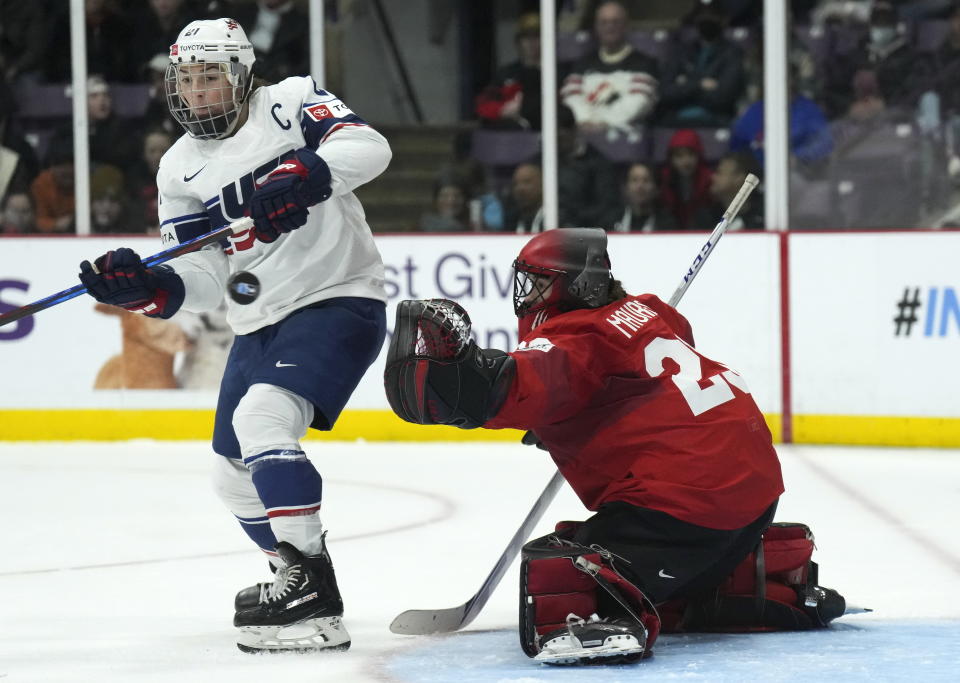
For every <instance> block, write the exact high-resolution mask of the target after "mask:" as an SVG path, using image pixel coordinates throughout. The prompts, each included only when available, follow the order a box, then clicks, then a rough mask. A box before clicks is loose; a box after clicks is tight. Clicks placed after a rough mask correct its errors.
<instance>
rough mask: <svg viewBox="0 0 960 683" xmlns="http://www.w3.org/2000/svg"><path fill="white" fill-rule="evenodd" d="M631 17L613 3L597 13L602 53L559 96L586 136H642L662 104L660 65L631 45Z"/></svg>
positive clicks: (585, 61) (579, 66) (576, 69)
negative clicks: (640, 132) (643, 126)
mask: <svg viewBox="0 0 960 683" xmlns="http://www.w3.org/2000/svg"><path fill="white" fill-rule="evenodd" d="M628 28H629V16H628V15H627V10H626V8H625V7H624V5H623V4H622V3H620V2H614V1H610V0H608V1H607V2H604V3H602V4H601V5H600V6H599V7H598V8H597V13H596V19H595V24H594V30H595V33H596V36H597V42H598V43H599V45H600V47H599V49H598V50H597V51H596V52H594V53H593V54H590V55H587V56H586V57H584V58H582V59H580V60H578V61H577V62H576V63H575V64H574V65H573V68H572V70H571V73H570V75H569V76H567V78H566V79H565V80H564V83H563V87H562V88H561V90H560V95H561V97H562V98H563V102H564V104H566V105H567V106H568V107H570V108H571V109H572V110H573V113H574V115H575V116H576V119H577V124H578V125H579V126H580V129H581V130H582V131H583V132H585V133H591V132H594V133H595V132H606V133H607V135H608V136H611V137H616V136H618V135H621V134H626V135H627V137H628V138H635V137H637V135H638V128H639V126H640V125H641V124H642V123H643V122H644V121H645V120H646V119H647V117H648V116H649V115H650V113H651V111H652V110H653V108H654V106H655V105H656V102H657V88H658V84H657V79H658V78H659V75H660V70H659V66H658V65H657V60H655V59H654V58H653V57H651V56H649V55H646V54H643V53H642V52H640V51H639V50H636V49H634V48H633V46H631V45H630V44H629V43H628V42H627V30H628Z"/></svg>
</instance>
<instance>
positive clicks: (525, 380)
mask: <svg viewBox="0 0 960 683" xmlns="http://www.w3.org/2000/svg"><path fill="white" fill-rule="evenodd" d="M531 336H532V337H534V338H533V339H531V340H529V341H524V342H522V343H521V344H520V346H519V347H518V348H517V350H516V351H512V352H511V353H510V356H511V357H512V358H513V359H514V361H515V362H516V371H517V372H516V378H515V379H514V382H513V385H512V387H511V388H510V393H509V394H508V396H507V399H506V401H505V402H504V404H503V406H502V407H501V408H500V410H499V412H498V413H497V415H496V416H495V417H494V418H493V419H491V420H490V421H488V422H487V424H485V425H484V426H485V427H487V428H491V429H504V428H514V429H536V428H537V426H539V425H544V424H551V423H554V422H560V421H562V420H566V419H568V418H570V417H572V416H574V415H576V414H577V413H578V412H579V411H581V410H582V409H583V408H584V407H585V406H587V405H589V404H590V403H591V401H592V400H593V398H594V395H595V394H596V393H597V391H599V390H600V389H601V388H602V387H603V385H604V376H605V372H604V369H603V368H602V367H600V366H601V365H602V363H601V358H602V354H603V344H604V340H603V338H602V337H600V336H598V335H595V334H591V333H590V332H589V330H585V331H580V332H577V333H573V334H571V333H569V332H560V331H559V330H555V329H554V330H551V326H550V324H549V323H548V324H545V325H543V326H542V327H540V328H538V329H537V331H536V332H535V333H534V334H533V335H531Z"/></svg>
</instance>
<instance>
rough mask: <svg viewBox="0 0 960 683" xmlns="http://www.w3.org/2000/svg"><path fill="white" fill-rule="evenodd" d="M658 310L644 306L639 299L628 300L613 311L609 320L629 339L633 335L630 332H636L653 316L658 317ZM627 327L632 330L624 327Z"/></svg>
mask: <svg viewBox="0 0 960 683" xmlns="http://www.w3.org/2000/svg"><path fill="white" fill-rule="evenodd" d="M656 317H657V312H656V311H655V310H653V309H652V308H650V307H649V306H644V305H643V304H642V303H640V302H639V301H628V302H627V303H625V304H624V305H623V306H621V307H620V308H618V309H617V310H615V311H614V312H613V315H611V316H610V317H609V318H607V322H608V323H610V324H611V325H613V326H614V327H615V328H616V330H617V331H618V332H620V333H621V334H622V335H624V336H625V337H626V338H627V339H630V338H632V337H633V335H632V334H630V332H636V331H637V330H639V329H640V328H641V327H643V324H644V323H645V322H648V321H649V320H650V319H651V318H656ZM624 327H626V328H627V329H629V330H630V332H627V330H625V329H623V328H624Z"/></svg>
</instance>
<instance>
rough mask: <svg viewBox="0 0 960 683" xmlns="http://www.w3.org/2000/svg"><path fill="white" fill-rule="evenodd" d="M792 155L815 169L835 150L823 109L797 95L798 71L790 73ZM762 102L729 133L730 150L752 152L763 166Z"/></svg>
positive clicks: (744, 115)
mask: <svg viewBox="0 0 960 683" xmlns="http://www.w3.org/2000/svg"><path fill="white" fill-rule="evenodd" d="M790 74H791V78H790V112H789V114H788V117H789V118H788V121H789V126H790V143H789V144H790V154H791V156H792V157H793V158H794V159H795V160H796V161H797V162H799V163H801V164H803V165H805V166H807V167H812V166H813V165H815V164H818V163H819V162H823V161H826V160H827V158H828V157H829V156H830V152H831V151H832V150H833V138H832V136H831V134H830V124H829V122H828V121H827V117H826V115H825V114H824V113H823V110H822V109H820V106H819V105H818V104H817V103H816V102H814V101H813V100H812V99H810V98H809V97H806V96H805V95H802V94H801V93H799V92H797V90H796V88H795V87H794V84H795V82H796V80H795V78H794V77H795V76H796V69H794V68H791V71H790ZM763 116H764V115H763V100H762V99H761V100H759V101H757V102H754V103H753V104H751V105H750V106H749V107H747V109H746V111H744V112H743V114H742V115H741V116H740V118H739V119H737V120H736V121H735V122H734V124H733V127H732V128H731V130H730V149H731V151H739V150H749V151H751V152H753V154H754V156H756V158H757V161H758V162H759V163H760V165H761V167H762V166H763V163H764V161H763V139H764V138H763Z"/></svg>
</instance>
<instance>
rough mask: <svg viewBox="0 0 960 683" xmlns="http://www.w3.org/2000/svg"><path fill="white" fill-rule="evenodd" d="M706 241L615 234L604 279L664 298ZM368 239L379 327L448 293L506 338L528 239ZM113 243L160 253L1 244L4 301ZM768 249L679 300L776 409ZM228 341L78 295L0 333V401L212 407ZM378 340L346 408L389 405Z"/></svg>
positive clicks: (38, 290) (736, 240) (744, 241)
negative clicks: (381, 279)
mask: <svg viewBox="0 0 960 683" xmlns="http://www.w3.org/2000/svg"><path fill="white" fill-rule="evenodd" d="M705 238H706V236H705V235H703V234H697V235H611V236H610V255H611V260H612V263H613V272H614V275H615V276H616V277H618V278H619V279H621V280H622V281H623V283H624V285H625V288H626V289H627V291H629V292H632V293H637V292H641V291H644V292H651V293H654V294H657V295H658V296H660V297H661V298H662V299H664V300H667V299H669V297H670V295H671V294H672V293H673V291H674V289H675V288H676V287H677V285H678V284H680V282H681V281H682V279H683V276H684V274H685V273H686V272H687V270H688V268H689V266H690V265H691V263H692V262H693V260H694V258H695V257H696V255H697V254H698V253H699V251H700V248H701V247H702V246H703V243H704V240H705ZM376 242H377V246H378V247H379V249H380V251H381V254H382V255H383V261H384V270H385V287H386V292H387V296H388V297H389V302H388V309H387V321H388V330H392V328H393V318H394V310H395V306H396V303H397V302H398V301H400V300H403V299H417V298H432V297H444V298H449V299H454V300H456V301H458V302H459V303H460V304H462V305H463V306H464V307H465V308H466V309H467V311H468V312H469V314H470V317H471V319H472V320H473V336H474V338H475V339H476V340H477V343H478V344H480V345H481V346H485V347H493V348H500V349H504V350H512V349H513V348H515V347H516V345H517V341H518V339H517V324H516V318H515V317H514V314H513V303H512V297H513V271H512V263H513V259H514V258H515V257H516V255H517V252H518V251H519V250H520V248H521V247H522V246H523V244H524V243H525V242H526V238H525V237H523V236H518V235H473V234H469V235H438V236H426V235H383V236H377V238H376ZM118 246H128V247H131V248H133V249H134V250H136V251H137V252H138V253H139V254H140V255H141V256H144V257H145V256H147V255H150V254H153V253H156V252H157V251H160V250H161V249H162V245H160V243H159V240H157V239H156V238H152V237H121V238H116V237H90V238H73V239H69V238H64V239H43V238H26V237H24V238H9V239H4V240H3V242H2V247H3V250H2V257H0V310H4V311H6V310H10V309H11V308H15V307H17V306H23V305H25V304H27V303H30V302H32V301H35V300H37V299H40V298H43V297H45V296H47V295H49V294H52V293H54V292H57V291H60V290H62V289H65V288H67V287H70V286H72V285H74V284H75V283H76V282H77V280H76V273H77V272H78V264H79V263H80V261H81V260H83V259H86V258H93V257H95V256H97V255H99V254H101V253H103V252H105V251H106V250H108V249H112V248H116V247H118ZM777 249H778V247H777V238H776V236H775V235H769V234H730V235H727V236H726V237H725V238H724V240H723V242H722V244H720V245H719V246H718V247H717V249H716V251H715V252H714V254H713V255H712V256H711V257H710V259H709V261H708V262H707V264H706V265H705V266H704V268H703V270H702V271H701V273H700V274H699V275H698V276H697V279H696V282H695V283H694V284H693V285H692V286H691V287H690V289H689V290H688V292H687V294H686V296H685V297H684V299H683V301H682V302H681V304H680V306H679V309H680V311H681V312H682V313H683V314H684V315H686V316H687V317H688V318H689V319H690V321H691V323H692V324H693V330H694V334H695V338H696V342H697V347H698V348H699V349H701V350H702V351H703V352H704V353H705V354H706V355H708V356H711V357H714V358H716V359H717V360H720V361H722V362H724V363H726V364H727V365H729V366H730V367H732V368H734V369H736V370H738V371H739V372H741V373H742V374H743V375H744V377H745V379H746V381H747V383H748V385H749V386H750V388H751V391H752V392H753V394H754V396H755V397H756V399H757V402H758V404H759V405H760V407H761V409H762V410H764V412H767V413H778V412H779V411H780V369H779V368H780V352H779V350H780V338H779V334H780V321H779V296H780V293H779V266H778V256H777V255H778V251H777ZM40 253H42V259H38V258H37V255H38V254H40ZM37 263H42V264H43V268H42V269H38V268H37V267H36V264H37ZM118 313H119V315H118ZM388 334H389V333H388ZM231 341H232V333H231V332H230V331H229V329H228V328H227V327H226V326H225V324H224V322H223V311H222V310H218V311H210V312H207V313H204V314H199V315H198V314H186V313H182V314H178V315H176V316H174V317H173V318H172V319H171V320H170V321H156V320H152V319H145V318H143V317H142V316H138V315H134V314H126V313H123V312H118V311H117V310H116V309H111V308H109V307H103V306H98V305H97V304H96V302H95V301H94V300H93V299H91V298H90V297H88V296H82V297H79V298H77V299H75V300H72V301H68V302H65V303H63V304H60V305H58V306H56V307H54V308H51V309H49V310H46V311H42V312H40V313H38V314H36V315H34V316H31V317H29V318H24V319H23V320H20V321H18V322H16V323H13V324H11V325H9V326H7V327H4V328H2V329H0V359H2V360H0V365H2V372H3V378H4V379H3V382H4V391H3V392H0V408H6V409H18V408H20V409H22V408H28V409H63V408H131V409H210V408H213V407H214V406H215V404H216V389H217V385H218V381H219V372H221V371H222V366H223V363H224V362H225V357H226V352H227V350H228V348H229V345H230V343H231ZM388 344H389V337H388V339H387V342H386V343H385V344H384V350H383V352H382V353H381V356H380V358H379V359H378V361H377V362H376V363H375V365H374V366H373V367H372V368H371V369H370V371H369V372H368V373H367V376H366V377H365V378H364V380H363V382H362V383H361V385H360V387H358V389H357V391H356V392H355V394H354V397H353V399H352V400H351V402H350V404H349V405H348V410H349V409H367V410H386V409H388V404H387V401H386V398H385V396H384V392H383V385H382V376H383V375H382V373H383V359H384V355H385V353H386V347H387V345H388Z"/></svg>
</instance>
